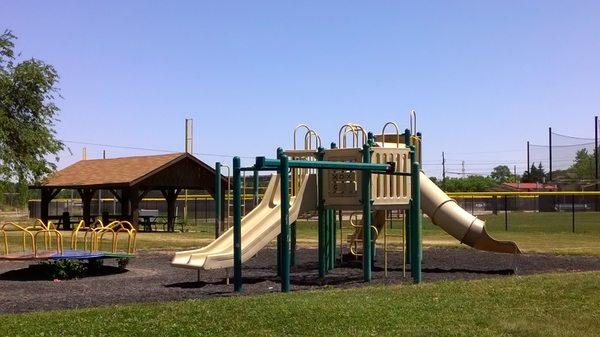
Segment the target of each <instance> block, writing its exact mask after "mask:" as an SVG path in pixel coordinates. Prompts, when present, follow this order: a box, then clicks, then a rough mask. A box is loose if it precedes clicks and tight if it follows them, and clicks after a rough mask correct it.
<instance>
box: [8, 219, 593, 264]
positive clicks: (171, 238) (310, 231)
mask: <svg viewBox="0 0 600 337" xmlns="http://www.w3.org/2000/svg"><path fill="white" fill-rule="evenodd" d="M508 217H509V226H508V231H506V230H505V225H504V214H503V213H500V214H499V215H485V216H481V218H482V219H483V220H486V223H487V229H488V232H489V233H490V234H491V235H492V236H493V237H494V238H497V239H500V240H512V241H515V242H517V244H518V245H519V247H520V248H521V250H523V251H524V252H540V253H557V254H595V255H600V213H597V212H581V213H576V228H575V229H576V232H575V233H572V232H571V214H570V213H568V212H564V213H527V212H514V213H509V214H508ZM213 226H214V224H213V223H201V224H198V225H197V226H188V227H187V228H186V229H187V230H189V232H185V233H165V232H153V233H144V232H141V233H138V237H137V247H138V249H140V250H148V249H161V250H180V249H187V248H195V247H200V246H204V245H206V244H208V243H210V242H211V241H212V240H213V239H214V232H213ZM399 228H400V226H399V224H396V225H395V228H394V229H392V230H390V231H389V233H391V234H399V233H400V231H399ZM343 233H344V236H346V234H348V233H350V229H344V231H343ZM339 235H340V233H339V230H338V239H337V242H339V241H340V236H339ZM69 237H70V234H69V233H67V232H65V233H64V234H63V238H64V246H65V248H66V247H69V245H70V238H69ZM11 241H14V242H18V240H16V241H15V240H14V239H13V240H11ZM298 242H299V244H302V245H306V246H316V245H317V223H316V221H314V220H312V221H306V220H299V221H298ZM379 242H380V243H381V240H380V241H379ZM390 242H391V244H400V243H401V239H400V238H397V237H396V238H392V237H390ZM423 243H424V246H446V247H460V246H461V245H460V243H459V242H458V241H457V240H456V239H454V238H453V237H451V236H450V235H448V234H446V232H444V231H443V230H442V229H441V228H439V227H437V226H434V225H433V224H432V223H431V221H429V218H427V217H425V218H424V221H423ZM463 247H464V246H463Z"/></svg>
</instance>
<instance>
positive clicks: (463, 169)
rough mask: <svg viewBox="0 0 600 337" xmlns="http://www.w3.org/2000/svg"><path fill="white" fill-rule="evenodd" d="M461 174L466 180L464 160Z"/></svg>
mask: <svg viewBox="0 0 600 337" xmlns="http://www.w3.org/2000/svg"><path fill="white" fill-rule="evenodd" d="M461 172H462V177H463V178H464V177H465V161H464V160H463V161H462V171H461Z"/></svg>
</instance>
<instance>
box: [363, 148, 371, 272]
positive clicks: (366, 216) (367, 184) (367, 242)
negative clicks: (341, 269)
mask: <svg viewBox="0 0 600 337" xmlns="http://www.w3.org/2000/svg"><path fill="white" fill-rule="evenodd" d="M362 154H363V163H364V164H368V163H370V162H371V146H370V145H369V143H368V142H367V143H366V144H364V145H363V149H362ZM361 187H362V204H363V281H365V282H370V281H371V262H372V256H371V171H363V173H362V186H361Z"/></svg>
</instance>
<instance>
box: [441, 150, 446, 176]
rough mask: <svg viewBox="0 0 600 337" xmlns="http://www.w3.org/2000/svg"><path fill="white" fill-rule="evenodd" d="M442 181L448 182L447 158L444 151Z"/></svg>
mask: <svg viewBox="0 0 600 337" xmlns="http://www.w3.org/2000/svg"><path fill="white" fill-rule="evenodd" d="M442 181H446V156H445V154H444V151H442Z"/></svg>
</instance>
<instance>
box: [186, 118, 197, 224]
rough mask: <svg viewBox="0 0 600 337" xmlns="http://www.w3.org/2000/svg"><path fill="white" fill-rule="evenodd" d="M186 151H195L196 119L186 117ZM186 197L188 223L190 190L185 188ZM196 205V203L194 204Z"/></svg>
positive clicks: (191, 152) (190, 152)
mask: <svg viewBox="0 0 600 337" xmlns="http://www.w3.org/2000/svg"><path fill="white" fill-rule="evenodd" d="M185 152H186V153H189V154H193V153H194V120H193V119H191V118H186V119H185ZM184 195H185V198H184V203H183V223H185V224H187V220H188V190H187V189H186V190H185V194H184ZM194 207H196V204H194Z"/></svg>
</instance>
